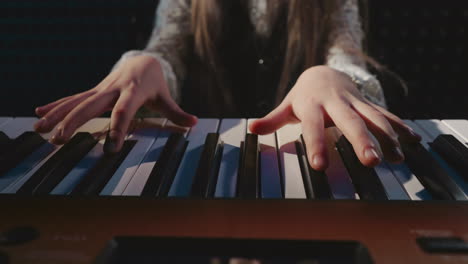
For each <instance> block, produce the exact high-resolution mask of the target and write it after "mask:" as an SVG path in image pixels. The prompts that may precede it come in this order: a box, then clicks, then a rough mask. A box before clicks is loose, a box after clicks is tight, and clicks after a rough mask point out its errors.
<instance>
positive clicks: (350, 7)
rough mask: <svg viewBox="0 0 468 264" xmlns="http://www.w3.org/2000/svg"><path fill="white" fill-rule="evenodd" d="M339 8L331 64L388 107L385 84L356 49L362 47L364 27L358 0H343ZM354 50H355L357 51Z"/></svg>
mask: <svg viewBox="0 0 468 264" xmlns="http://www.w3.org/2000/svg"><path fill="white" fill-rule="evenodd" d="M338 2H339V8H338V10H337V12H336V13H335V14H333V15H332V19H333V20H334V22H335V24H336V25H337V26H336V28H335V30H333V32H331V35H330V38H329V48H328V56H327V65H328V66H330V67H332V68H334V69H336V70H338V71H341V72H344V73H346V74H348V75H349V76H350V77H351V78H352V79H354V80H355V81H356V82H357V83H360V85H359V86H360V91H361V93H362V94H363V96H364V97H366V98H367V99H369V100H370V101H371V102H373V103H375V104H378V105H380V106H382V107H385V108H386V103H385V97H384V94H383V90H382V86H381V85H380V82H379V81H378V80H377V78H376V77H375V76H374V75H372V74H370V73H369V72H368V71H367V69H366V63H365V61H364V60H363V58H362V57H361V56H359V55H358V54H357V53H356V51H361V50H362V39H363V36H364V33H363V31H362V27H361V22H360V17H359V9H358V2H357V0H339V1H338ZM353 51H354V52H353Z"/></svg>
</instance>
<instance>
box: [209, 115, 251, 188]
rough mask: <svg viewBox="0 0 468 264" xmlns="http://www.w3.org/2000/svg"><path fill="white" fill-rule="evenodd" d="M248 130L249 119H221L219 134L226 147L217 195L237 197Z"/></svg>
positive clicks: (217, 185)
mask: <svg viewBox="0 0 468 264" xmlns="http://www.w3.org/2000/svg"><path fill="white" fill-rule="evenodd" d="M246 132H247V120H245V119H223V120H221V124H220V127H219V135H220V138H221V140H222V141H223V142H224V148H223V154H222V157H221V164H220V166H219V174H218V182H217V184H216V190H215V197H235V195H236V187H237V171H238V170H239V168H238V166H239V158H240V156H239V155H240V146H241V142H242V141H244V140H245V134H246Z"/></svg>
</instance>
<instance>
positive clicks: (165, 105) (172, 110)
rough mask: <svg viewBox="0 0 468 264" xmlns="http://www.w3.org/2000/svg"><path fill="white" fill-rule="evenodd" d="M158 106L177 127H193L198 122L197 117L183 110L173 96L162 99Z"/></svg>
mask: <svg viewBox="0 0 468 264" xmlns="http://www.w3.org/2000/svg"><path fill="white" fill-rule="evenodd" d="M156 105H157V108H158V110H159V111H160V112H161V113H162V114H163V115H164V116H165V117H167V118H168V119H169V120H171V121H172V122H173V123H174V124H176V125H179V126H184V127H191V126H194V125H195V124H196V123H197V121H198V120H197V117H196V116H194V115H191V114H189V113H187V112H185V111H184V110H182V108H180V106H179V105H178V104H177V103H176V102H175V101H174V99H172V97H171V96H162V97H160V98H159V100H158V102H157V103H156Z"/></svg>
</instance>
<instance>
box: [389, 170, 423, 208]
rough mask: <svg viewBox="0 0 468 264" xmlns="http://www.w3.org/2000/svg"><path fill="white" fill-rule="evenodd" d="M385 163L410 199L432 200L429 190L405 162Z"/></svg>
mask: <svg viewBox="0 0 468 264" xmlns="http://www.w3.org/2000/svg"><path fill="white" fill-rule="evenodd" d="M386 165H387V166H388V168H389V169H390V170H391V171H392V173H393V175H394V176H395V178H396V179H397V180H398V182H399V183H400V184H401V185H402V186H403V188H404V189H405V191H406V192H407V193H408V195H409V197H410V199H411V200H432V196H431V194H430V193H429V191H428V190H427V189H426V188H425V187H424V186H423V185H422V183H421V182H420V181H419V180H418V178H417V177H416V175H414V173H413V172H411V170H410V169H409V168H408V166H407V165H406V164H391V163H386Z"/></svg>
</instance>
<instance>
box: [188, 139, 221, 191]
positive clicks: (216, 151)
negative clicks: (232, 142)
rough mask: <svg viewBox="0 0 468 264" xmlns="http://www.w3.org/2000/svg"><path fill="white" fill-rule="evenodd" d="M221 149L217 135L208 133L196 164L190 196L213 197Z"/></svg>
mask: <svg viewBox="0 0 468 264" xmlns="http://www.w3.org/2000/svg"><path fill="white" fill-rule="evenodd" d="M222 149H223V142H222V141H221V140H220V139H219V134H217V133H208V135H207V136H206V139H205V144H204V146H203V152H202V154H201V156H200V161H199V162H198V168H197V170H196V173H195V178H194V180H193V184H192V190H191V192H190V196H193V197H203V198H207V197H213V195H214V191H215V187H216V181H217V179H218V170H219V165H220V163H221V153H222Z"/></svg>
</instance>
